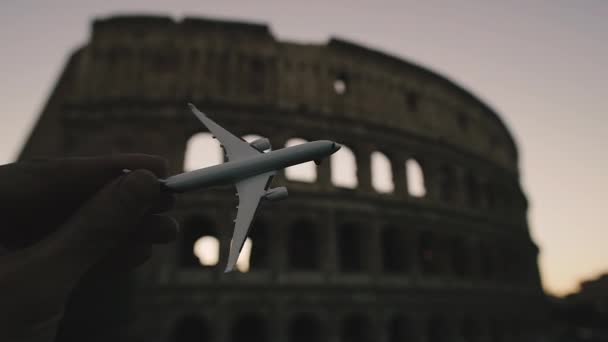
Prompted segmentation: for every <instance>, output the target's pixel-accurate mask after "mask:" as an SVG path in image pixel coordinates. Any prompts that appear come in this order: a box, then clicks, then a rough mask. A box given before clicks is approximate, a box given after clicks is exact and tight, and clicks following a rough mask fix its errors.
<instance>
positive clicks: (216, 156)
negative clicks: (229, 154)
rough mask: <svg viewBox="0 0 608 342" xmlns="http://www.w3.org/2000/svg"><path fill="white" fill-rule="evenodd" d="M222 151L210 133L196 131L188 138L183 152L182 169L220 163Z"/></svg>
mask: <svg viewBox="0 0 608 342" xmlns="http://www.w3.org/2000/svg"><path fill="white" fill-rule="evenodd" d="M223 161H224V151H223V150H222V148H221V147H220V143H219V142H218V141H217V140H216V139H214V138H213V135H211V133H196V134H194V135H192V136H191V137H190V139H188V142H187V143H186V152H185V154H184V171H192V170H196V169H201V168H204V167H208V166H212V165H216V164H221V163H222V162H223Z"/></svg>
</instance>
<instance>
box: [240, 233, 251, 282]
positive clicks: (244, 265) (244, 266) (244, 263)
mask: <svg viewBox="0 0 608 342" xmlns="http://www.w3.org/2000/svg"><path fill="white" fill-rule="evenodd" d="M252 248H253V242H252V241H251V238H247V239H246V240H245V243H243V248H242V249H241V253H240V254H239V258H238V259H237V260H236V269H237V270H239V272H244V273H246V272H249V268H250V267H251V264H250V261H251V249H252Z"/></svg>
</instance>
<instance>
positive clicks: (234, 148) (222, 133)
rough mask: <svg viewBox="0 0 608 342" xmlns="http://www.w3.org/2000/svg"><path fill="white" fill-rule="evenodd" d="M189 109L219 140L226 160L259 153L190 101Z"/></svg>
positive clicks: (243, 157)
mask: <svg viewBox="0 0 608 342" xmlns="http://www.w3.org/2000/svg"><path fill="white" fill-rule="evenodd" d="M188 106H190V110H192V113H194V115H196V117H197V118H198V119H199V120H200V121H201V122H202V123H203V125H205V127H207V129H208V130H209V131H210V132H211V134H213V137H214V138H216V139H217V140H219V142H220V144H221V145H222V147H223V148H224V150H225V151H226V155H227V156H228V160H239V159H245V158H248V157H251V156H254V155H256V154H259V153H261V152H260V151H258V150H256V149H255V148H253V147H251V145H249V143H248V142H246V141H245V140H243V139H241V138H239V137H236V136H235V135H234V134H232V133H230V132H228V131H227V130H226V129H224V128H223V127H222V126H220V125H218V124H217V123H215V121H213V120H211V119H209V118H208V117H207V116H206V115H205V114H203V113H202V112H201V111H200V110H198V109H197V108H196V107H195V106H194V105H193V104H192V103H189V104H188Z"/></svg>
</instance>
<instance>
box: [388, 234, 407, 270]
mask: <svg viewBox="0 0 608 342" xmlns="http://www.w3.org/2000/svg"><path fill="white" fill-rule="evenodd" d="M408 261H409V260H408V255H407V249H406V237H405V232H403V231H402V230H401V229H399V228H397V227H393V226H389V227H386V228H384V230H383V231H382V266H383V269H384V271H386V272H389V273H402V272H405V271H407V270H408V266H409V263H408Z"/></svg>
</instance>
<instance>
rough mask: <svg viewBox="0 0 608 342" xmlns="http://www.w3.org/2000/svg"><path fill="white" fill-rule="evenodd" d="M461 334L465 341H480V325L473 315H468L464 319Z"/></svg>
mask: <svg viewBox="0 0 608 342" xmlns="http://www.w3.org/2000/svg"><path fill="white" fill-rule="evenodd" d="M461 336H462V339H463V340H464V341H465V342H478V341H480V340H481V331H480V327H479V325H478V324H477V322H476V321H475V320H473V319H472V318H471V317H467V318H465V319H464V320H463V321H462V326H461Z"/></svg>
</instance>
